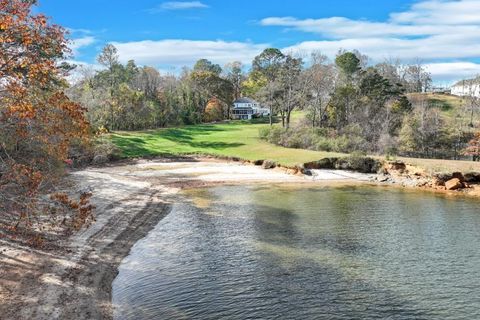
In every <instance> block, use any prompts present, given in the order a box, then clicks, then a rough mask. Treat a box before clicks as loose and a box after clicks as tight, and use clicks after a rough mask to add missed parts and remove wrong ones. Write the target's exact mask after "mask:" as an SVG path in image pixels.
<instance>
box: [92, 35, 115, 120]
mask: <svg viewBox="0 0 480 320" xmlns="http://www.w3.org/2000/svg"><path fill="white" fill-rule="evenodd" d="M118 59H119V56H118V51H117V48H115V46H114V45H112V44H107V45H106V46H105V47H104V48H103V49H102V52H101V53H100V55H99V56H98V57H97V61H98V63H99V64H101V65H102V66H104V67H105V68H106V69H107V71H106V72H107V75H108V82H109V93H110V101H107V105H108V106H109V109H110V127H111V129H114V128H115V112H114V109H115V104H116V102H115V101H114V96H115V89H116V87H117V85H118V83H119V82H118V81H117V80H118V77H116V73H117V72H116V71H117V69H118V67H119V66H120V63H119V61H118Z"/></svg>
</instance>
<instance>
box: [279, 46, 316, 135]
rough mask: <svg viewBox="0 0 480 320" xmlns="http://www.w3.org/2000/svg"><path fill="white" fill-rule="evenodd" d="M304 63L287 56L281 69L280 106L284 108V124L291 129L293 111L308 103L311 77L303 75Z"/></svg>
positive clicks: (299, 59) (282, 110) (282, 109)
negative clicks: (307, 96) (307, 97)
mask: <svg viewBox="0 0 480 320" xmlns="http://www.w3.org/2000/svg"><path fill="white" fill-rule="evenodd" d="M302 65H303V61H302V59H301V58H294V57H292V56H291V55H287V56H286V57H285V60H284V62H283V64H282V66H281V69H280V75H279V83H280V90H281V94H280V95H279V98H280V101H279V104H280V105H281V106H282V108H281V110H280V111H281V113H282V124H283V126H284V127H285V128H287V129H288V128H289V127H290V116H291V113H292V111H293V110H294V109H295V108H296V107H298V106H299V105H302V104H304V103H305V101H306V92H307V90H308V85H307V84H308V82H309V80H310V79H309V77H307V76H306V75H305V74H303V73H302Z"/></svg>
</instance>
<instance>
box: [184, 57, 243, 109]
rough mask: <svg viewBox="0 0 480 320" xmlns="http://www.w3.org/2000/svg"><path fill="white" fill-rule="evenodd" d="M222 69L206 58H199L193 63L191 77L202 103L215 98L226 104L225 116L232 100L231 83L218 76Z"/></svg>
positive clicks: (232, 89)
mask: <svg viewBox="0 0 480 320" xmlns="http://www.w3.org/2000/svg"><path fill="white" fill-rule="evenodd" d="M221 71H222V69H221V68H220V66H218V65H214V64H212V63H211V62H210V61H208V60H206V59H200V60H198V61H197V63H195V67H194V68H193V72H192V74H191V79H192V81H193V84H194V85H195V88H196V89H197V90H198V91H199V92H200V94H201V95H202V102H201V103H202V105H203V106H206V104H207V101H209V100H210V99H211V98H216V99H218V100H219V101H220V102H222V103H223V104H224V105H225V106H226V108H225V109H226V114H225V117H226V118H228V117H229V116H230V107H231V105H232V104H233V100H234V90H235V89H234V86H233V84H232V83H231V82H230V81H228V80H227V79H224V78H222V77H221V76H220V73H221Z"/></svg>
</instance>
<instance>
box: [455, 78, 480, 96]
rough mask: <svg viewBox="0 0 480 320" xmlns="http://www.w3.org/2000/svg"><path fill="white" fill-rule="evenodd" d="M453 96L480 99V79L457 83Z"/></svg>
mask: <svg viewBox="0 0 480 320" xmlns="http://www.w3.org/2000/svg"><path fill="white" fill-rule="evenodd" d="M452 94H453V95H455V96H462V97H463V96H471V97H477V98H480V77H478V78H475V79H469V80H462V81H459V82H457V83H455V84H454V85H453V86H452Z"/></svg>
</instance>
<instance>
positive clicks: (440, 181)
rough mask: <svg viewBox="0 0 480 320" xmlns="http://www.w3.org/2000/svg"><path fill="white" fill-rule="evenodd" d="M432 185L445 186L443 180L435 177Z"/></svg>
mask: <svg viewBox="0 0 480 320" xmlns="http://www.w3.org/2000/svg"><path fill="white" fill-rule="evenodd" d="M432 185H433V186H435V187H442V186H445V181H443V180H440V179H439V178H437V177H433V179H432Z"/></svg>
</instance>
